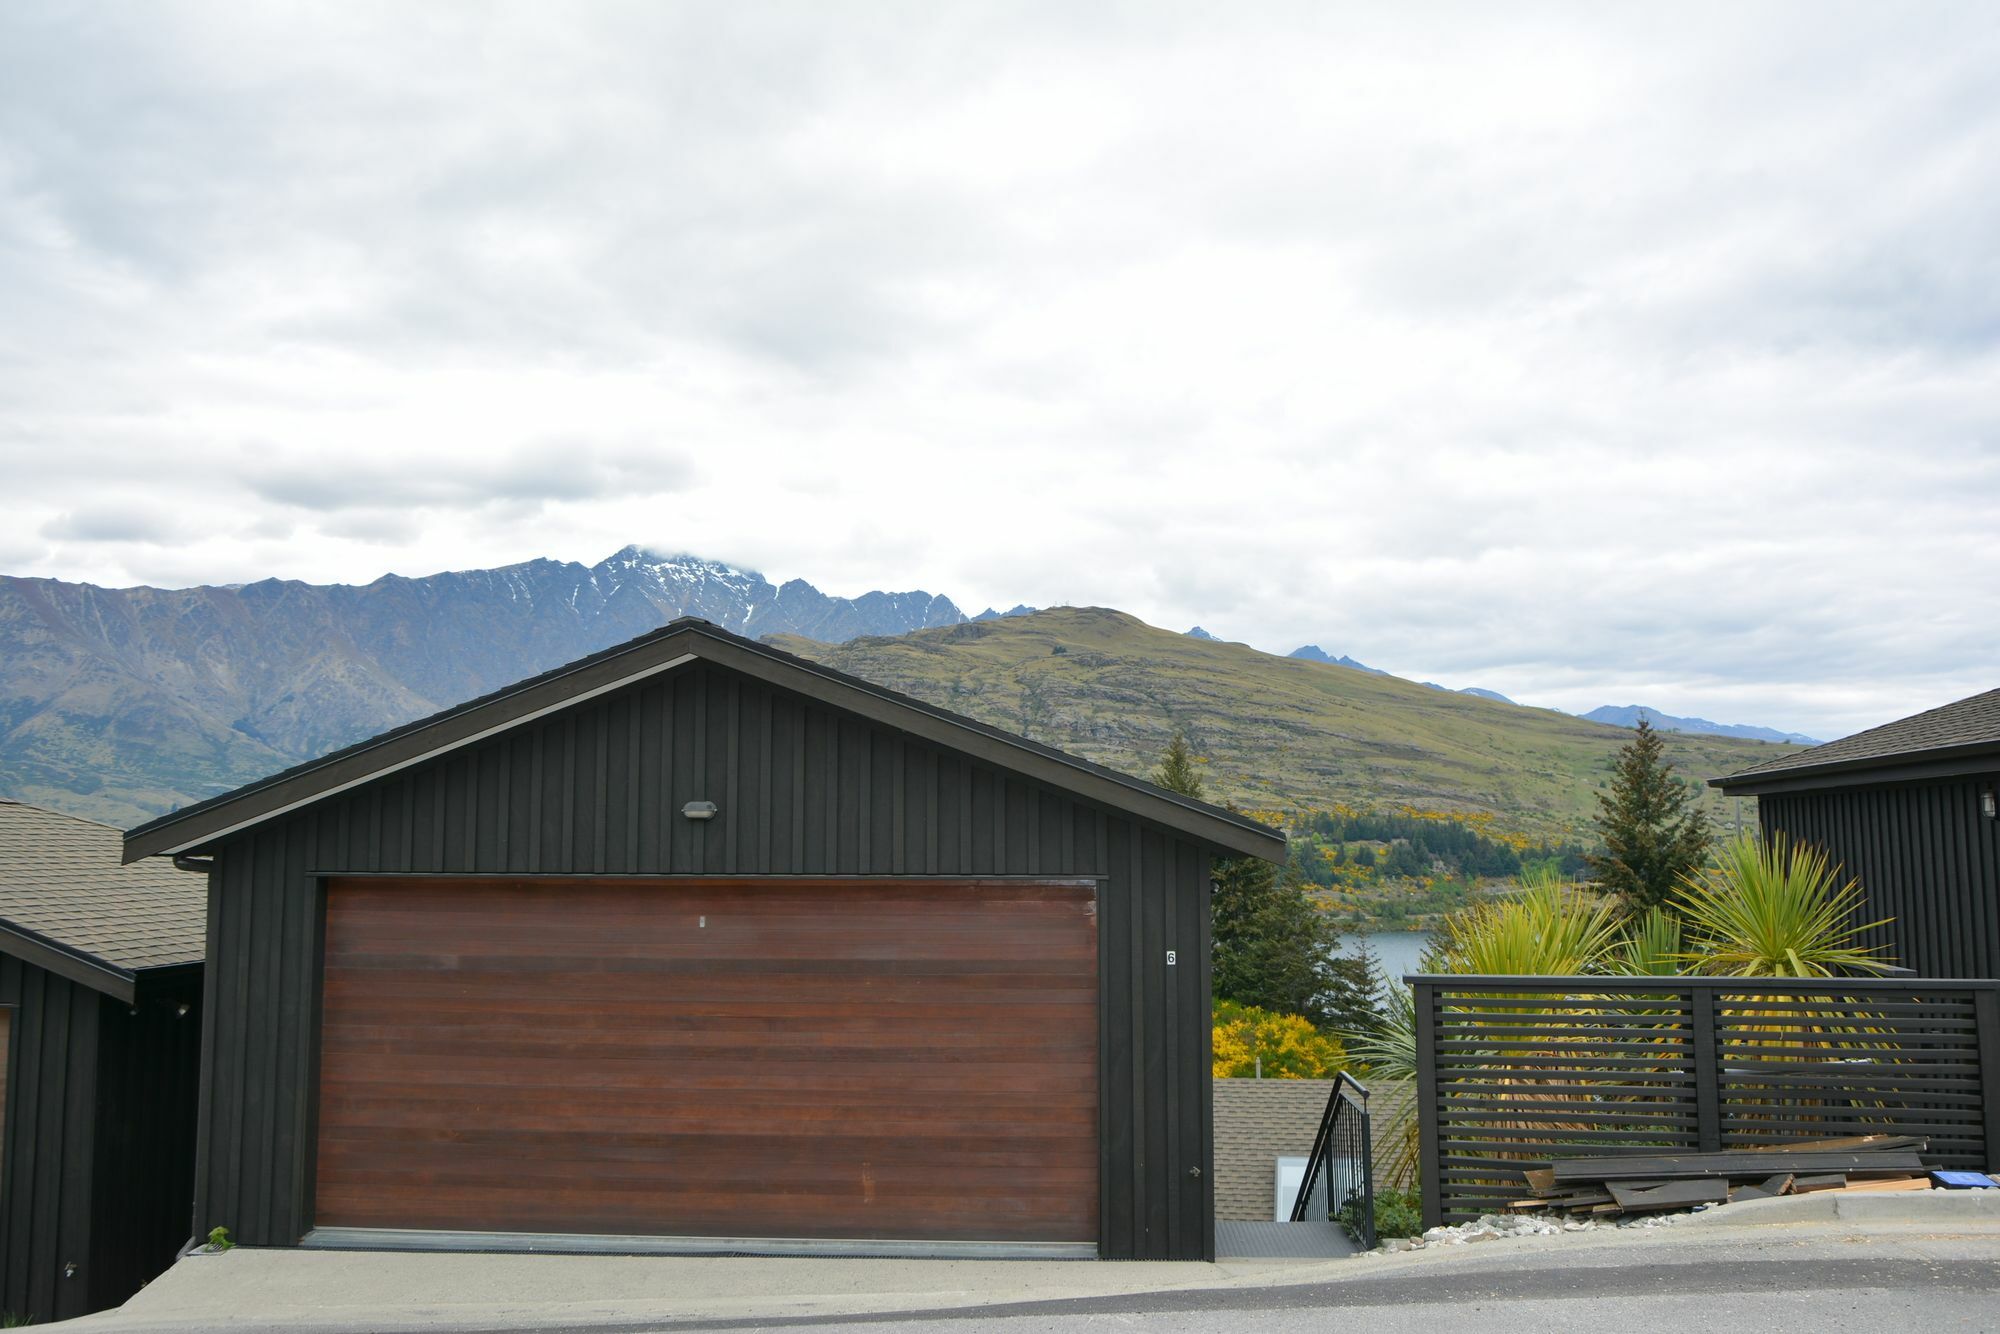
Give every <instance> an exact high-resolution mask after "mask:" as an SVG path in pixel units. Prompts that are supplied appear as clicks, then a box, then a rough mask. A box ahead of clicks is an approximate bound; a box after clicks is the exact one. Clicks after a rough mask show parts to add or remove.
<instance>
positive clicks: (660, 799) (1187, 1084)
mask: <svg viewBox="0 0 2000 1334" xmlns="http://www.w3.org/2000/svg"><path fill="white" fill-rule="evenodd" d="M689 801H713V802H715V803H716V804H717V805H718V806H719V807H720V813H719V814H718V815H717V816H716V818H715V819H713V820H711V821H707V822H697V821H690V820H687V819H684V818H683V817H682V816H681V814H680V809H681V807H682V805H683V804H684V803H686V802H689ZM1213 851H1214V850H1213V849H1211V848H1208V847H1206V846H1204V845H1201V844H1198V843H1195V842H1190V841H1188V840H1187V839H1186V838H1185V837H1184V836H1181V835H1177V834H1173V833H1170V832H1168V831H1166V830H1163V829H1159V828H1156V827H1153V826H1151V825H1147V824H1142V823H1139V822H1136V821H1134V820H1133V819H1131V818H1130V817H1128V816H1124V815H1122V814H1115V813H1112V812H1109V811H1106V810H1104V809H1102V808H1099V807H1096V806H1092V805H1089V804H1087V803H1084V802H1082V801H1080V800H1078V799H1076V798H1075V797H1073V796H1072V795H1070V794H1067V793H1065V792H1062V791H1060V790H1056V789H1052V788H1047V787H1043V786H1040V785H1038V784H1035V783H1032V782H1029V781H1026V780H1022V779H1018V778H1012V777H1008V776H1006V775H1003V774H1001V773H999V772H997V771H996V770H994V769H992V768H990V767H987V766H985V765H982V764H979V763H977V762H974V761H971V760H969V759H968V758H966V757H964V756H962V755H959V754H956V753H954V752H951V751H948V750H944V749H941V748H939V747H937V746H934V745H932V744H930V743H927V742H922V741H918V740H916V739H914V738H911V737H908V736H906V735H904V734H902V733H898V732H894V731H890V730H887V729H885V728H881V727H878V726H875V725H873V724H870V723H866V722H863V721H861V720H859V719H856V718H854V717H852V716H851V715H846V714H843V713H840V712H837V711H833V710H829V709H827V708H824V707H822V706H820V705H818V704H815V703H811V702H809V701H806V700H805V699H803V698H802V697H799V696H796V695H792V694H790V693H788V692H784V691H779V690H774V689H771V688H769V687H766V686H764V685H762V684H760V683H757V682H754V681H751V680H748V679H746V678H743V677H740V676H738V675H736V674H734V673H732V672H728V671H726V670H723V669H720V668H717V667H714V666H712V665H709V664H701V663H697V664H692V665H690V666H689V667H687V668H685V669H682V670H681V671H679V672H677V673H674V674H672V675H669V676H667V677H663V678H660V679H657V680H654V681H650V682H646V683H643V684H640V685H636V686H633V687H629V688H627V689H625V690H622V691H619V692H617V693H614V694H609V695H606V696H603V697H602V698H599V699H596V700H591V701H588V702H585V703H583V704H579V705H577V706H574V707H572V708H570V709H568V710H565V711H563V712H561V713H558V714H554V715H551V716H550V717H547V718H544V719H541V720H539V721H537V722H533V723H528V724H524V725H523V726H521V727H519V728H517V729H515V730H514V731H512V732H509V733H506V734H503V735H501V736H498V737H495V738H494V739H492V740H491V741H489V742H486V743H484V744H482V745H480V746H478V747H476V748H468V749H467V750H464V751H460V752H458V753H456V754H454V755H450V756H446V757H443V758H441V759H439V760H437V761H433V762H431V763H430V764H427V765H424V766H420V767H416V768H412V769H409V770H405V771H403V772H400V773H396V774H392V775H388V776H385V777H383V778H380V779H377V780H374V781H373V782H371V783H368V784H366V785H364V786H362V787H358V788H354V789H352V790H350V791H348V792H346V793H342V794H339V795H337V796H333V797H329V798H327V799H325V800H323V801H320V802H318V803H316V804H314V805H312V806H309V807H306V808H303V809H301V810H300V811H298V812H296V813H294V814H293V815H291V816H289V817H284V818H280V819H276V820H273V821H271V822H269V823H267V824H265V825H263V826H261V827H259V828H257V829H254V830H249V831H246V832H245V833H243V834H241V835H238V836H236V837H235V838H233V839H228V840H225V841H223V842H222V843H221V844H219V845H218V847H217V848H216V849H215V853H216V857H217V868H216V871H215V872H214V873H213V874H214V877H215V881H216V883H215V889H214V892H212V893H211V894H210V907H209V928H208V930H209V977H208V985H209V988H210V990H209V996H210V998H211V1003H210V1004H209V1005H208V1006H207V1007H206V1010H205V1014H206V1022H207V1024H208V1032H207V1035H206V1036H207V1040H206V1044H205V1055H204V1059H205V1061H206V1063H207V1064H208V1066H209V1072H208V1076H207V1078H206V1079H205V1081H204V1082H205V1087H206V1089H207V1094H208V1096H207V1097H206V1099H205V1101H204V1103H203V1106H202V1111H201V1122H200V1131H199V1144H200V1151H199V1155H198V1165H197V1173H196V1193H195V1200H196V1223H197V1226H198V1228H200V1229H201V1230H203V1231H206V1230H207V1229H208V1228H210V1227H213V1226H216V1225H223V1226H227V1227H229V1228H230V1229H231V1231H232V1234H233V1235H234V1236H235V1237H236V1238H237V1239H238V1240H239V1241H243V1242H246V1243H250V1244H253V1245H289V1244H292V1243H293V1242H295V1241H297V1240H298V1239H299V1238H300V1237H301V1236H302V1235H303V1234H304V1233H305V1232H306V1231H307V1230H308V1229H310V1228H311V1227H312V1225H313V1217H312V1200H311V1198H310V1183H311V1181H312V1179H313V1174H312V1170H311V1169H312V1163H311V1155H312V1146H313V1143H314V1134H313V1126H312V1121H311V1117H312V1106H313V1092H312V1081H313V1078H314V1071H315V1069H316V1060H315V1056H314V1052H313V1035H314V1032H315V1031H316V1028H317V1020H316V1013H315V1011H316V1006H317V997H318V986H319V956H320V944H319V940H320V929H321V915H322V910H323V909H322V901H321V897H320V889H319V880H320V878H321V877H323V876H330V875H336V874H341V875H366V874H370V873H414V874H427V873H429V874H483V875H493V874H502V875H505V874H523V875H527V874H539V875H628V874H629V875H655V876H657V875H682V874H685V875H763V876H769V875H780V876H783V875H799V876H838V875H869V876H894V875H913V876H1008V875H1018V876H1035V877H1092V878H1096V879H1098V880H1099V881H1100V883H1101V891H1100V899H1099V948H1100V951H1101V957H1100V961H1099V965H1100V966H1099V976H1100V980H1101V983H1102V986H1103V1003H1102V1005H1101V1006H1100V1007H1099V1009H1100V1013H1099V1023H1100V1042H1099V1050H1100V1052H1101V1057H1100V1062H1101V1071H1100V1073H1101V1082H1102V1106H1101V1111H1100V1115H1101V1153H1102V1161H1101V1165H1100V1172H1101V1184H1100V1197H1101V1206H1102V1212H1101V1232H1100V1237H1099V1247H1100V1253H1101V1254H1103V1255H1104V1256H1106V1257H1109V1258H1128V1257H1129V1258H1148V1259H1151V1258H1159V1259H1166V1258H1173V1259H1189V1258H1207V1257H1209V1256H1210V1255H1211V1254H1212V1249H1213V1228H1212V1213H1213V1209H1212V1200H1211V1196H1210V1186H1211V1182H1212V1180H1213V1177H1214V1172H1213V1163H1212V1161H1211V1152H1210V1144H1209V1138H1208V1134H1209V1132H1208V1128H1209V1098H1210V1082H1209V1028H1208V1018H1209V1003H1208V995H1209V979H1208V972H1207V968H1208V963H1207V960H1208V941H1209V918H1208V885H1209V862H1210V857H1211V855H1212V853H1213ZM1168 950H1175V951H1177V952H1178V956H1179V959H1180V963H1179V965H1178V966H1176V967H1167V966H1166V953H1167V951H1168ZM1197 1169H1198V1171H1197Z"/></svg>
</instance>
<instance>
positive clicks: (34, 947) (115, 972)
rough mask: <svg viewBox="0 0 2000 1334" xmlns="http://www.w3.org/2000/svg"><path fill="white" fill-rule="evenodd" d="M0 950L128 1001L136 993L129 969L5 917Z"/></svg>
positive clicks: (134, 978) (0, 927)
mask: <svg viewBox="0 0 2000 1334" xmlns="http://www.w3.org/2000/svg"><path fill="white" fill-rule="evenodd" d="M0 953H7V954H11V955H13V956H14V957H15V958H17V959H19V960H20V961H21V962H23V963H28V964H33V965H34V966H35V967H37V968H40V969H42V970H43V971H44V972H49V973H54V974H55V975H56V976H57V977H60V978H64V979H66V980H67V981H71V982H77V983H81V984H82V985H84V986H86V987H89V988H91V989H92V990H93V991H101V992H103V993H104V994H105V995H107V996H110V997H112V998H114V999H116V1000H121V1001H123V1002H125V1003H126V1004H127V1005H130V1004H131V1003H132V1001H133V999H134V998H135V997H136V996H137V995H138V977H137V975H136V974H135V973H133V971H132V970H131V969H128V968H120V967H119V966H118V965H117V964H114V963H111V962H110V961H108V960H105V959H100V958H98V957H97V956H96V955H95V954H90V953H87V952H85V951H83V950H80V949H77V948H76V947H75V946H73V945H65V944H63V943H62V942H61V941H59V940H55V939H52V938H51V937H49V936H45V935H43V934H42V933H41V932H39V931H31V930H29V929H28V928H27V927H24V926H21V925H19V924H17V923H14V922H9V921H6V920H4V919H0Z"/></svg>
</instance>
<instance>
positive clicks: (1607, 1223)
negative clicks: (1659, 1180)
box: [1376, 1213, 1689, 1253]
mask: <svg viewBox="0 0 2000 1334" xmlns="http://www.w3.org/2000/svg"><path fill="white" fill-rule="evenodd" d="M1686 1217H1689V1215H1688V1214H1686V1213H1659V1214H1640V1215H1638V1216H1637V1217H1634V1218H1623V1219H1618V1220H1616V1221H1613V1220H1611V1219H1603V1220H1599V1219H1595V1218H1563V1217H1559V1216H1557V1215H1555V1214H1481V1215H1480V1216H1479V1217H1478V1218H1475V1219H1473V1220H1472V1221H1471V1222H1470V1223H1460V1224H1458V1225H1457V1226H1456V1227H1434V1228H1431V1229H1430V1230H1429V1231H1427V1232H1425V1233H1424V1235H1423V1236H1421V1237H1395V1238H1391V1239H1390V1240H1388V1241H1385V1242H1383V1243H1382V1245H1381V1246H1379V1247H1377V1248H1376V1249H1378V1250H1381V1251H1387V1252H1391V1253H1394V1252H1398V1251H1421V1250H1427V1249H1430V1248H1432V1247H1438V1246H1463V1245H1465V1244H1467V1243H1468V1242H1475V1241H1498V1240H1500V1239H1501V1238H1502V1237H1553V1236H1558V1235H1560V1234H1562V1233H1566V1232H1595V1231H1598V1230H1599V1229H1602V1228H1614V1227H1615V1228H1655V1227H1668V1226H1671V1225H1672V1224H1674V1223H1676V1222H1679V1221H1680V1220H1681V1219H1683V1218H1686Z"/></svg>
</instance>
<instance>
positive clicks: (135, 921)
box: [0, 801, 208, 973]
mask: <svg viewBox="0 0 2000 1334" xmlns="http://www.w3.org/2000/svg"><path fill="white" fill-rule="evenodd" d="M124 838H125V835H124V832H123V831H122V830H117V829H113V828H111V827H110V826H108V825H101V824H97V823H95V822H93V821H90V820H79V819H77V818H76V817H75V816H73V815H61V814H58V813H57V812H55V811H49V810H43V809H42V808H41V807H39V806H27V805H23V804H21V803H20V802H14V801H0V921H4V922H5V923H7V924H9V925H12V926H15V927H18V928H20V929H22V930H24V931H29V932H33V933H34V934H35V935H37V936H41V937H42V938H44V939H46V940H51V941H54V942H55V943H56V944H58V945H62V946H65V947H67V948H68V949H70V950H72V951H77V952H80V953H83V954H86V955H89V956H90V957H91V958H93V959H96V960H99V961H101V962H103V963H106V964H109V965H110V966H111V967H112V968H114V969H117V970H119V971H122V972H126V973H133V972H137V971H139V970H141V969H146V968H165V967H170V966H172V965H175V964H188V963H200V962H201V959H202V952H203V948H204V946H203V938H204V934H205V932H206V930H207V922H208V878H207V877H206V876H201V875H193V874H190V873H189V872H187V871H177V870H175V869H174V866H173V863H172V862H170V861H168V860H167V859H166V858H164V857H149V858H147V859H145V860H144V861H137V862H133V863H132V864H131V865H129V866H127V865H123V864H122V862H121V859H122V855H123V852H124Z"/></svg>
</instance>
